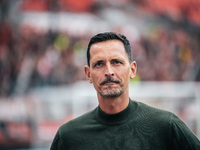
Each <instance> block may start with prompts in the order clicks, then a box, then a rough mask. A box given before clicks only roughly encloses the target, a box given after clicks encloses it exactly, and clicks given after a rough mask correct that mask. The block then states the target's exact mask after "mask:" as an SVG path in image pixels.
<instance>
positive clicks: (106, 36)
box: [87, 32, 132, 66]
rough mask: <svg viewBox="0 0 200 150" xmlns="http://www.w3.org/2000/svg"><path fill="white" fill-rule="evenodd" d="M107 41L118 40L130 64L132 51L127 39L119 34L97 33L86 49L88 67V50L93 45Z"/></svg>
mask: <svg viewBox="0 0 200 150" xmlns="http://www.w3.org/2000/svg"><path fill="white" fill-rule="evenodd" d="M108 40H120V41H121V42H122V43H123V44H124V48H125V51H126V53H127V55H128V58H129V62H130V63H131V62H132V50H131V45H130V43H129V41H128V39H127V38H126V37H125V36H124V35H122V34H119V33H115V32H104V33H99V34H97V35H95V36H93V37H92V38H91V39H90V42H89V44H88V48H87V63H88V66H90V48H91V46H92V45H93V44H95V43H99V42H103V41H108Z"/></svg>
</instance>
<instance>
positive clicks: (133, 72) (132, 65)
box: [130, 61, 137, 79]
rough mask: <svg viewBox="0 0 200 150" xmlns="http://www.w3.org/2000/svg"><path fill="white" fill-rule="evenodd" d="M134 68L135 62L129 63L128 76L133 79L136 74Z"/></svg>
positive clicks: (135, 67) (135, 66)
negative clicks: (129, 70)
mask: <svg viewBox="0 0 200 150" xmlns="http://www.w3.org/2000/svg"><path fill="white" fill-rule="evenodd" d="M136 70H137V64H136V62H135V61H133V62H132V63H131V73H130V78H131V79H133V78H134V77H135V75H136Z"/></svg>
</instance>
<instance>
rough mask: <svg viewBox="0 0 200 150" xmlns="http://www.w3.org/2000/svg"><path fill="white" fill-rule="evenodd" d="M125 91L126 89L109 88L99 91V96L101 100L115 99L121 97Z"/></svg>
mask: <svg viewBox="0 0 200 150" xmlns="http://www.w3.org/2000/svg"><path fill="white" fill-rule="evenodd" d="M126 89H127V87H126V88H124V89H112V88H109V89H106V90H102V91H100V92H99V94H100V95H101V97H103V98H116V97H119V96H121V95H122V94H123V93H124V92H125V91H126Z"/></svg>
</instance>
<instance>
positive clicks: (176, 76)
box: [0, 0, 200, 150]
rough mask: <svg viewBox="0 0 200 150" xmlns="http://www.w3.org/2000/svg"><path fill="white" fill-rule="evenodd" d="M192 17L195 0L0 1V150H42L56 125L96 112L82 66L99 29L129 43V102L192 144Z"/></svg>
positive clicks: (198, 123) (196, 39) (195, 67)
mask: <svg viewBox="0 0 200 150" xmlns="http://www.w3.org/2000/svg"><path fill="white" fill-rule="evenodd" d="M199 16H200V1H199V0H173V1H172V0H154V1H150V0H81V1H77V0H1V1H0V149H2V150H4V149H24V150H25V149H35V150H36V149H37V150H47V149H49V147H50V144H51V142H52V140H53V137H54V135H55V133H56V131H57V129H58V127H59V126H60V125H61V124H62V123H64V122H67V121H69V120H70V119H72V118H74V117H77V116H79V115H81V114H82V113H84V112H86V111H88V110H90V109H92V108H94V107H96V106H97V104H98V103H97V98H96V93H95V91H94V89H93V87H92V85H90V84H89V83H87V81H86V79H85V76H84V72H83V66H84V65H85V64H86V54H85V53H86V48H87V44H88V41H89V39H90V37H91V36H93V35H94V34H96V33H99V32H104V31H115V32H120V33H123V34H125V35H126V36H127V37H128V39H129V40H130V42H131V45H132V48H133V58H134V60H136V62H137V64H138V72H137V76H136V78H135V79H134V80H131V82H130V93H131V98H133V99H135V100H138V101H142V102H145V103H148V104H149V105H152V106H155V107H157V108H163V109H166V110H169V111H172V112H174V113H175V114H177V115H178V116H179V117H180V118H181V119H182V120H183V121H184V122H185V123H186V124H187V125H188V126H189V127H190V129H191V130H192V131H193V132H194V133H195V134H196V135H197V136H198V138H200V117H199V116H200V83H199V81H200V17H199Z"/></svg>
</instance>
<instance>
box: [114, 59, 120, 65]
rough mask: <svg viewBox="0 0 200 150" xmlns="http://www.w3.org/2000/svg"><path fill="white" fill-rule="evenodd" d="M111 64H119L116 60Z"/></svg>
mask: <svg viewBox="0 0 200 150" xmlns="http://www.w3.org/2000/svg"><path fill="white" fill-rule="evenodd" d="M113 64H121V62H120V61H118V60H115V61H113Z"/></svg>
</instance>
